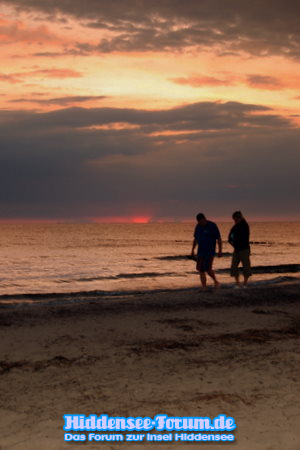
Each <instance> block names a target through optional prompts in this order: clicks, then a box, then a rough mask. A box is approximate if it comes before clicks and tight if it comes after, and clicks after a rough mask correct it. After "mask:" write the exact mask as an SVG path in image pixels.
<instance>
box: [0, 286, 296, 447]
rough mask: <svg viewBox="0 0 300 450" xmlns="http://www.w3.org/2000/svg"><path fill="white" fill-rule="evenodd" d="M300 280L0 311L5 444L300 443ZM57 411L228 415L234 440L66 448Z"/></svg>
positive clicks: (52, 302)
mask: <svg viewBox="0 0 300 450" xmlns="http://www.w3.org/2000/svg"><path fill="white" fill-rule="evenodd" d="M299 293H300V282H299V281H295V280H294V281H290V282H285V283H281V284H277V285H272V286H265V287H263V286H262V287H249V288H248V289H245V290H233V289H229V288H227V289H226V288H224V289H219V290H216V291H211V292H205V293H199V290H198V289H185V290H176V291H165V292H149V293H144V294H140V295H138V294H135V295H127V296H122V297H121V296H120V297H118V296H116V297H106V298H105V297H101V298H100V297H97V296H96V294H95V296H89V297H87V298H86V299H84V298H77V299H76V301H75V302H74V301H68V298H67V297H65V298H64V297H62V298H60V299H55V298H48V299H47V304H46V305H45V304H43V305H42V304H36V303H31V304H30V303H29V304H26V305H24V304H19V305H17V306H13V307H12V306H10V305H9V304H8V303H7V304H4V305H3V304H2V305H1V308H0V333H1V340H0V342H1V344H0V345H1V358H0V383H1V387H0V391H1V396H0V403H1V415H0V435H1V441H0V448H1V449H20V450H32V449H46V450H48V449H49V450H50V449H55V450H56V449H57V450H59V449H68V448H70V447H72V446H74V445H87V446H88V447H89V448H91V449H92V448H93V449H94V448H95V449H96V448H97V449H98V448H100V447H101V446H102V447H103V446H104V447H105V448H107V449H116V448H131V447H132V446H134V448H135V449H138V448H144V447H145V446H146V447H149V448H151V447H152V448H162V446H163V448H164V449H166V450H167V449H175V448H182V449H183V448H187V447H190V445H192V446H193V445H194V447H193V448H195V446H196V445H197V446H200V447H203V448H209V449H210V448H217V447H218V448H219V447H220V446H221V447H222V446H223V445H226V448H235V449H236V448H237V449H239V450H282V449H284V450H298V449H299V448H300V428H299V423H300V408H299V398H300V380H299V368H300V347H299V337H300V331H299V325H300V308H299V302H300V296H299ZM64 414H85V415H86V416H89V415H90V414H96V415H97V416H100V415H101V414H108V415H109V416H124V417H129V416H133V417H138V416H141V417H144V416H149V417H155V416H156V415H157V414H167V415H168V416H172V417H175V416H180V417H184V416H197V417H200V416H208V417H211V418H213V417H216V416H218V415H219V414H226V415H227V416H231V417H233V418H234V419H235V422H236V424H237V428H236V430H235V432H234V435H235V438H236V442H235V443H234V444H232V443H227V444H222V443H218V444H215V443H212V444H206V443H194V444H193V443H191V444H190V443H184V442H165V443H149V442H144V443H142V444H132V443H129V442H107V443H101V442H98V443H97V442H93V443H89V442H84V443H65V442H64V440H63V439H64V430H63V426H64V419H63V415H64Z"/></svg>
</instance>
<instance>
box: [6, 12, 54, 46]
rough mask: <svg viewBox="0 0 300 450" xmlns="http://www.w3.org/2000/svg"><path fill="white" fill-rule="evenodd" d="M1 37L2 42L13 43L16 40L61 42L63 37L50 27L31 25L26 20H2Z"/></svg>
mask: <svg viewBox="0 0 300 450" xmlns="http://www.w3.org/2000/svg"><path fill="white" fill-rule="evenodd" d="M0 39H1V41H2V43H6V44H12V43H16V42H23V43H29V44H32V43H37V44H40V43H47V44H51V43H52V44H57V43H61V42H62V39H61V38H59V37H58V36H56V35H55V34H54V33H52V32H51V31H50V30H49V28H48V27H47V26H46V25H45V24H43V25H40V26H38V27H29V26H28V25H27V24H25V23H24V22H22V21H20V20H18V21H10V20H7V19H3V18H2V19H1V20H0Z"/></svg>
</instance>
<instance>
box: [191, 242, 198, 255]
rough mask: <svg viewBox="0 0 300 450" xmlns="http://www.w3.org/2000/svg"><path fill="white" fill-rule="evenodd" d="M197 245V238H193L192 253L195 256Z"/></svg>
mask: <svg viewBox="0 0 300 450" xmlns="http://www.w3.org/2000/svg"><path fill="white" fill-rule="evenodd" d="M196 247H197V239H196V238H195V239H194V240H193V246H192V253H191V255H192V256H193V257H195V248H196Z"/></svg>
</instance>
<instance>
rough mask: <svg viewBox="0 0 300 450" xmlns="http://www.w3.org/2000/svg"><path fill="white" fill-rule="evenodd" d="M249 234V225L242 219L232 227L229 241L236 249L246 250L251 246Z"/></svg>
mask: <svg viewBox="0 0 300 450" xmlns="http://www.w3.org/2000/svg"><path fill="white" fill-rule="evenodd" d="M249 235H250V231H249V225H248V223H247V222H246V220H245V219H242V220H241V221H240V222H238V223H236V224H235V225H234V226H233V227H232V228H231V230H230V233H229V236H228V241H229V243H230V244H231V245H232V246H233V247H234V249H235V250H236V251H241V250H246V249H249V248H250V244H249Z"/></svg>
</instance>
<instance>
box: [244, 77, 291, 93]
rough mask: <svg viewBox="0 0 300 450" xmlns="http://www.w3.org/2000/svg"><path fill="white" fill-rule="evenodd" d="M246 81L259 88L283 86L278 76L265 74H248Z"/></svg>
mask: <svg viewBox="0 0 300 450" xmlns="http://www.w3.org/2000/svg"><path fill="white" fill-rule="evenodd" d="M246 82H247V84H248V85H249V86H251V87H255V88H258V89H269V90H274V89H275V90H276V89H280V88H282V87H283V83H282V82H281V81H280V80H279V79H278V78H275V77H270V76H265V75H254V74H253V75H248V76H247V78H246Z"/></svg>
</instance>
